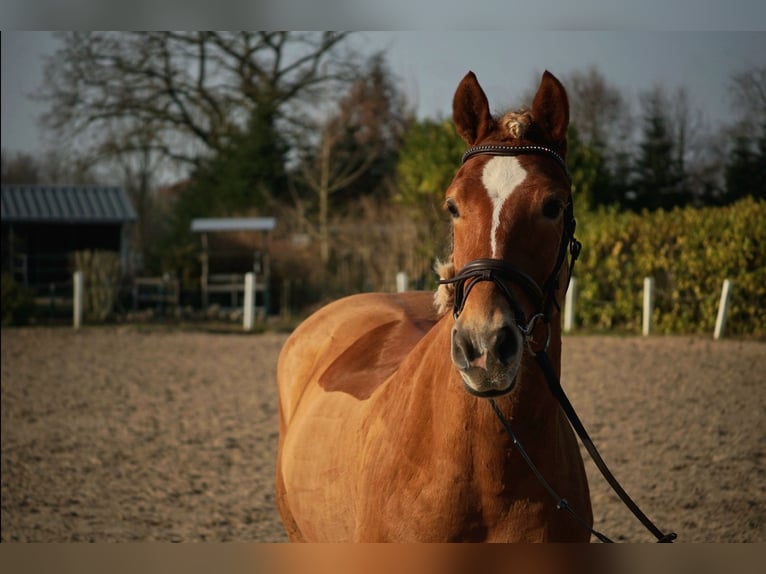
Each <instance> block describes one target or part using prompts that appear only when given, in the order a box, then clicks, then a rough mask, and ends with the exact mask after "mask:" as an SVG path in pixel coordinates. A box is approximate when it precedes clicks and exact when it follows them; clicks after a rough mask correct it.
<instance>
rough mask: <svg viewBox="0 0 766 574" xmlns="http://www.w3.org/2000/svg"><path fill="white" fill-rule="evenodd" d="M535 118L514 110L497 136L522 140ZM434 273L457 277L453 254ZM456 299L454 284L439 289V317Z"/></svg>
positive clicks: (436, 265) (504, 118)
mask: <svg viewBox="0 0 766 574" xmlns="http://www.w3.org/2000/svg"><path fill="white" fill-rule="evenodd" d="M533 122H534V117H533V116H532V111H531V110H530V109H529V108H526V107H522V108H519V109H518V110H512V111H509V112H506V113H505V114H504V115H503V116H502V118H500V121H499V122H496V123H497V125H498V126H499V129H498V130H497V131H499V132H500V133H498V134H496V135H495V136H494V137H497V138H499V139H501V140H506V139H508V138H510V139H516V140H519V139H522V138H524V136H525V135H526V133H527V130H528V129H529V127H530V126H531V125H532V124H533ZM434 271H435V272H436V275H437V276H438V277H439V279H440V280H444V279H451V278H453V277H454V276H455V264H454V263H453V262H452V254H451V253H450V254H449V257H448V258H447V260H446V261H441V260H440V259H437V260H436V262H435V263H434ZM454 298H455V287H454V284H452V283H449V284H442V285H439V287H437V289H436V292H435V293H434V307H435V308H436V312H437V314H438V315H439V316H442V315H444V314H445V313H446V312H447V311H449V310H450V309H451V308H452V303H453V301H454Z"/></svg>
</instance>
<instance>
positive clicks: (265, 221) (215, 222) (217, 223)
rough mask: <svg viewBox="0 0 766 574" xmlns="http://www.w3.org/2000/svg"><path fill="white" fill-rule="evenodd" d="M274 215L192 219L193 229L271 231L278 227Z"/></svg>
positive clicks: (204, 230)
mask: <svg viewBox="0 0 766 574" xmlns="http://www.w3.org/2000/svg"><path fill="white" fill-rule="evenodd" d="M276 224H277V220H276V219H275V218H273V217H223V218H211V219H194V220H192V224H191V230H192V231H196V232H201V233H204V232H214V231H271V230H272V229H274V227H276Z"/></svg>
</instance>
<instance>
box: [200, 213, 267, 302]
mask: <svg viewBox="0 0 766 574" xmlns="http://www.w3.org/2000/svg"><path fill="white" fill-rule="evenodd" d="M276 224H277V220H276V219H275V218H273V217H224V218H200V219H194V220H192V224H191V230H192V232H194V233H200V234H201V237H202V253H201V254H200V261H201V264H202V265H201V267H202V273H201V277H200V288H201V291H202V293H201V295H202V306H203V307H207V305H208V302H209V295H210V293H213V292H224V293H229V294H230V296H231V301H232V307H235V306H236V305H237V295H238V293H239V292H243V291H244V286H243V285H244V274H242V273H237V272H232V273H229V272H226V273H215V274H211V273H210V256H211V252H210V245H209V241H208V234H210V233H230V232H238V231H246V232H250V231H252V232H258V233H261V234H263V235H264V237H265V239H264V241H263V252H262V253H254V254H253V269H252V270H253V271H254V272H255V273H256V275H258V276H259V279H260V281H259V282H258V285H257V287H256V291H259V292H261V293H262V294H263V303H262V306H261V308H262V309H264V311H267V310H268V307H269V291H268V284H269V279H270V275H271V273H270V253H269V247H270V237H271V231H272V230H273V229H274V228H275V227H276Z"/></svg>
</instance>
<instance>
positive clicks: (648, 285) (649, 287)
mask: <svg viewBox="0 0 766 574" xmlns="http://www.w3.org/2000/svg"><path fill="white" fill-rule="evenodd" d="M653 311H654V278H653V277H644V320H643V325H642V329H641V332H642V333H643V335H644V336H647V335H649V333H651V332H652V312H653Z"/></svg>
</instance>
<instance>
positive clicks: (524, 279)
mask: <svg viewBox="0 0 766 574" xmlns="http://www.w3.org/2000/svg"><path fill="white" fill-rule="evenodd" d="M524 154H540V155H546V156H548V157H551V158H553V159H554V160H556V162H557V163H558V164H559V166H560V167H561V168H562V169H563V170H564V174H565V175H566V177H567V181H569V182H571V178H570V176H569V170H568V169H567V165H566V162H565V161H564V159H563V158H562V157H561V156H560V155H559V154H558V153H556V152H555V151H553V150H552V149H550V148H547V147H543V146H537V145H519V146H512V145H500V144H497V145H481V146H474V147H470V148H468V150H466V152H465V153H464V154H463V163H465V162H466V161H468V160H469V159H470V158H472V157H474V156H476V155H503V156H516V155H524ZM563 218H564V231H563V233H562V235H561V242H560V243H559V250H558V255H557V256H556V263H555V265H554V266H553V270H552V271H551V273H550V275H549V276H548V278H547V279H546V280H545V282H544V283H543V284H542V285H539V284H538V283H537V281H535V280H534V279H533V278H532V277H531V276H530V275H529V274H528V273H526V272H525V271H522V270H521V269H519V268H518V267H515V266H513V265H511V264H510V263H508V262H507V261H505V260H503V259H474V260H473V261H470V262H469V263H467V264H466V265H465V266H464V267H463V268H462V269H460V271H459V272H458V273H457V274H456V275H455V276H454V277H450V278H449V279H441V280H439V284H440V285H448V284H452V285H454V289H455V293H454V298H453V308H452V315H453V317H454V318H455V319H457V318H458V317H459V316H460V314H461V313H462V312H463V307H465V303H466V300H467V299H468V295H469V294H470V293H471V290H472V289H473V288H474V287H475V286H476V285H477V284H478V283H481V282H483V281H490V282H492V283H494V284H495V285H496V286H497V287H498V288H499V289H500V291H501V292H502V293H503V295H504V296H505V298H506V300H507V301H508V303H509V304H510V305H511V308H512V309H513V312H514V315H515V317H516V324H517V326H518V328H519V330H520V331H521V333H522V334H523V335H524V338H525V340H526V342H527V345H528V346H530V349H531V348H532V347H531V338H532V332H533V331H534V327H535V324H536V323H537V321H542V322H543V323H544V324H545V325H546V326H547V328H548V336H547V338H546V343H545V346H544V347H543V348H544V349H547V348H548V344H549V343H550V313H551V309H552V306H553V305H555V306H556V307H557V308H558V307H559V303H558V301H557V300H556V292H557V291H558V289H559V277H560V275H561V270H562V268H563V265H564V261H565V260H566V256H567V252H569V255H570V263H569V272H568V276H567V285H569V281H570V280H571V277H572V270H573V268H574V263H575V261H576V260H577V258H578V257H579V255H580V250H581V248H582V244H581V243H580V242H579V241H578V240H577V239H576V238H575V236H574V234H575V227H576V225H577V223H576V221H575V218H574V207H573V204H572V201H571V200H570V201H569V203H567V205H566V207H565V208H564V213H563ZM513 284H515V285H517V286H519V287H521V288H522V289H523V290H524V292H525V294H526V295H527V296H528V297H529V298H530V300H531V301H532V303H533V305H534V308H535V309H536V311H535V313H534V314H533V315H532V317H531V318H529V319H527V318H526V317H525V315H524V312H523V311H522V310H521V307H520V306H519V304H518V301H517V299H516V297H515V296H514V295H513V291H512V290H511V285H513Z"/></svg>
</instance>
